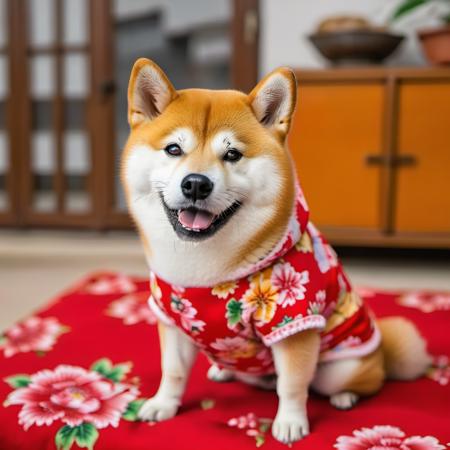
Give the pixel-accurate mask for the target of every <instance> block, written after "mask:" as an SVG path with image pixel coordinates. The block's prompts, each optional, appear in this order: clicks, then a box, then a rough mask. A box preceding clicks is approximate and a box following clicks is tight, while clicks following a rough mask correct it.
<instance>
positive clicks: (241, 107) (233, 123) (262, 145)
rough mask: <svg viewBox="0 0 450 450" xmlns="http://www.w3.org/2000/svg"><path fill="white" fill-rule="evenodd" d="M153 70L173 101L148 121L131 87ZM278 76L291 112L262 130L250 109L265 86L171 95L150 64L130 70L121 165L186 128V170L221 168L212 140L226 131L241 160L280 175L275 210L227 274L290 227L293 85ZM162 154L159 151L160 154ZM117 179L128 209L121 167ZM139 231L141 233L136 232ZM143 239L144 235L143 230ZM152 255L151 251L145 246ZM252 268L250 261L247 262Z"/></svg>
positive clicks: (142, 63) (144, 62)
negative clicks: (190, 144)
mask: <svg viewBox="0 0 450 450" xmlns="http://www.w3.org/2000/svg"><path fill="white" fill-rule="evenodd" d="M149 64H150V65H151V66H152V67H154V68H156V69H157V72H158V73H159V74H160V76H161V77H162V78H163V79H164V80H165V81H166V82H167V83H168V86H169V87H170V89H171V96H172V101H171V102H170V104H168V106H167V107H166V109H165V110H164V114H162V115H159V116H157V117H154V118H153V117H152V118H151V120H150V119H146V118H145V114H144V113H143V112H142V111H141V110H140V109H139V105H137V104H136V102H137V100H136V94H135V86H136V80H137V79H138V77H139V74H140V71H141V70H142V69H143V68H145V66H146V65H149ZM279 72H280V73H282V74H283V75H284V76H286V77H287V79H288V80H289V83H290V90H291V95H292V99H291V111H290V114H289V115H287V116H286V117H283V118H282V120H281V122H280V123H281V124H282V129H281V130H280V129H277V128H273V129H264V128H263V127H261V125H260V123H259V122H258V120H257V119H256V117H255V115H254V112H253V110H252V106H251V103H252V101H253V99H254V98H255V96H256V95H257V93H258V91H259V87H260V86H261V85H262V84H263V83H264V82H265V81H266V79H267V78H268V77H266V78H264V79H263V80H261V82H260V83H259V84H258V86H256V87H255V89H254V90H253V91H252V92H251V93H250V94H249V95H248V96H247V95H245V94H243V93H241V92H238V91H232V90H224V91H211V90H206V89H185V90H179V91H175V89H174V88H173V86H172V84H170V81H169V80H168V79H167V77H166V76H165V74H164V72H163V71H162V70H161V69H160V68H159V67H158V66H157V65H156V64H154V63H153V62H151V61H149V60H147V59H144V58H141V59H139V60H138V61H137V62H136V63H135V65H134V67H133V70H132V73H131V76H130V82H129V89H128V102H129V108H128V118H129V123H130V127H131V133H130V136H129V139H128V141H127V144H126V147H125V149H124V152H123V155H122V161H123V162H125V161H126V160H127V159H128V155H129V152H130V150H131V149H132V148H133V147H134V146H135V145H138V144H148V145H149V146H151V147H152V148H156V149H161V148H162V140H163V139H164V137H165V136H167V135H168V134H170V133H171V132H172V131H173V130H175V129H176V128H181V127H186V126H188V127H189V128H190V129H192V130H193V131H194V134H195V137H196V139H197V148H196V149H195V151H194V152H192V154H190V155H188V157H187V160H186V162H185V164H186V165H187V167H190V168H191V169H192V171H193V172H202V169H204V168H206V167H210V166H211V165H213V164H223V162H222V161H220V160H219V159H218V158H217V156H216V155H214V154H212V152H211V147H210V145H209V144H210V139H211V137H212V136H213V135H214V134H215V133H217V132H218V131H220V130H221V129H222V128H223V127H224V126H226V127H229V128H231V129H233V131H234V132H235V133H236V134H237V135H238V136H239V140H240V141H242V142H243V143H244V144H245V145H246V152H245V155H246V157H248V158H251V157H252V156H255V155H259V154H261V153H264V154H266V155H269V156H271V157H273V158H274V159H275V160H276V161H277V165H278V167H279V168H280V170H281V175H282V176H281V178H282V180H283V185H282V186H281V187H280V198H283V201H282V202H280V204H279V208H278V210H277V211H276V213H274V214H273V215H272V217H270V218H269V219H268V220H267V221H266V222H265V223H264V224H262V225H263V226H262V227H261V229H260V230H258V232H257V233H256V234H255V235H254V237H253V238H252V239H250V240H249V241H248V242H246V243H245V244H244V245H243V246H242V248H241V250H240V251H239V252H238V253H237V254H236V255H235V258H234V259H233V261H232V263H231V264H230V267H229V270H230V271H232V270H234V269H236V268H237V267H239V266H240V265H242V262H243V261H247V260H248V255H254V258H255V259H259V258H261V257H263V256H264V255H265V254H266V253H267V252H268V251H269V250H270V249H271V248H272V247H273V245H274V244H275V243H276V242H278V241H279V240H280V239H281V237H282V234H283V232H284V230H285V229H286V226H287V223H288V221H289V217H290V214H291V212H292V207H293V204H294V197H295V192H294V173H293V167H292V163H291V160H290V157H289V155H288V152H287V150H286V149H285V147H284V145H285V138H286V134H287V132H288V130H289V126H290V120H291V115H292V112H293V110H294V106H295V97H296V83H295V78H294V77H293V75H292V71H290V70H289V69H286V68H281V69H279ZM158 151H161V150H158ZM121 179H122V180H123V184H124V185H125V194H126V198H127V201H128V204H129V201H130V200H129V193H128V190H127V188H126V184H127V183H126V182H125V176H124V164H122V168H121ZM138 228H139V227H138ZM139 231H140V234H141V237H142V236H143V235H144V234H143V232H142V231H141V230H139ZM146 248H147V251H148V253H149V254H150V245H149V243H148V240H147V243H146ZM251 262H254V261H251Z"/></svg>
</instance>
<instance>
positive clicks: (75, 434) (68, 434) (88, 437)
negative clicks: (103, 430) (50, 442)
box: [55, 422, 98, 450]
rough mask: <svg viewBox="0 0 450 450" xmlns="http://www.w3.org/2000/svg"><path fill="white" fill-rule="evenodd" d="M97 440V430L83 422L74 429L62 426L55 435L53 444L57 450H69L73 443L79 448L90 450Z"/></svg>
mask: <svg viewBox="0 0 450 450" xmlns="http://www.w3.org/2000/svg"><path fill="white" fill-rule="evenodd" d="M97 439H98V431H97V428H95V427H94V425H92V424H91V423H86V422H83V423H82V424H81V425H78V426H76V427H70V426H69V425H64V426H63V427H61V428H60V429H59V430H58V432H57V433H56V435H55V444H56V448H57V449H58V450H70V448H72V445H73V443H74V442H76V443H77V445H78V447H80V448H87V449H89V450H92V449H93V448H94V445H95V443H96V442H97Z"/></svg>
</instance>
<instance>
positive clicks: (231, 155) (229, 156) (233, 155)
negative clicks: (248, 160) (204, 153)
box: [223, 148, 242, 162]
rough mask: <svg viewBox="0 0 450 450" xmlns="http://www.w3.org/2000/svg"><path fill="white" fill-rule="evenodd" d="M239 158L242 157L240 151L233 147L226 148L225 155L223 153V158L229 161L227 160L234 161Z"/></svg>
mask: <svg viewBox="0 0 450 450" xmlns="http://www.w3.org/2000/svg"><path fill="white" fill-rule="evenodd" d="M241 158H242V153H241V152H238V151H237V150H236V149H234V148H231V149H230V150H228V151H227V152H226V153H225V155H223V160H224V161H229V162H236V161H239V160H240V159H241Z"/></svg>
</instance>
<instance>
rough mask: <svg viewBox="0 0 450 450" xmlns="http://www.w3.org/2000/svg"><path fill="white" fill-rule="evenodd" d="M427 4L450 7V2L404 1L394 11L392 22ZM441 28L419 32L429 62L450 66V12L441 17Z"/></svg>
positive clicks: (449, 0)
mask: <svg viewBox="0 0 450 450" xmlns="http://www.w3.org/2000/svg"><path fill="white" fill-rule="evenodd" d="M427 4H436V5H437V4H441V5H442V4H444V5H449V6H450V0H404V1H403V2H402V3H400V5H399V6H398V7H397V8H396V9H395V10H394V13H393V15H392V18H391V21H395V20H397V19H399V18H401V17H403V16H406V15H407V14H410V13H411V12H413V11H415V10H416V9H417V8H419V7H421V6H424V5H427ZM439 18H440V21H441V22H442V25H441V26H438V27H435V28H428V29H422V30H418V31H417V34H418V36H419V39H420V42H421V43H422V47H423V50H424V53H425V55H426V57H427V58H428V60H429V61H430V62H431V63H433V64H450V12H447V13H446V14H444V15H441V16H440V17H439Z"/></svg>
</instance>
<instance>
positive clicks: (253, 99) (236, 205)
mask: <svg viewBox="0 0 450 450" xmlns="http://www.w3.org/2000/svg"><path fill="white" fill-rule="evenodd" d="M295 98H296V82H295V77H294V75H293V73H292V71H291V70H289V69H286V68H281V69H278V70H276V71H274V72H272V73H271V74H270V75H268V76H267V77H265V78H264V79H263V80H262V81H261V82H260V83H259V84H258V85H257V86H256V87H255V88H254V89H253V91H252V92H251V93H250V94H249V95H246V94H243V93H241V92H237V91H232V90H226V91H211V90H203V89H186V90H180V91H176V90H175V89H174V87H173V86H172V84H171V83H170V81H169V80H168V78H167V77H166V75H165V74H164V72H163V71H162V70H161V69H160V68H159V67H158V66H157V65H156V64H154V63H153V62H152V61H149V60H147V59H139V60H138V61H137V62H136V63H135V65H134V67H133V70H132V73H131V78H130V83H129V89H128V102H129V108H128V120H129V123H130V127H131V133H130V137H129V140H128V143H127V146H126V149H125V151H124V157H123V162H124V164H123V171H122V178H123V181H124V184H125V188H126V192H127V198H128V203H129V206H130V209H131V212H132V214H133V215H134V217H135V219H136V220H137V222H138V224H139V225H142V226H143V223H142V222H143V221H145V220H147V219H148V220H150V217H151V216H152V214H153V215H158V214H159V213H158V209H159V210H161V211H163V212H164V215H163V217H165V221H166V225H167V226H169V228H170V231H168V230H167V229H166V230H165V231H164V233H163V234H161V233H160V234H159V236H163V235H164V236H165V237H166V238H167V239H168V240H173V239H177V240H191V241H198V242H200V241H205V240H207V242H211V240H212V239H218V240H220V242H221V243H223V244H226V240H227V238H228V236H229V235H230V233H231V230H234V231H233V233H234V234H236V233H240V234H241V238H243V239H247V240H248V241H252V242H253V244H254V245H257V242H258V241H259V242H262V241H263V240H264V239H265V238H266V237H268V236H269V235H270V236H272V234H274V236H275V234H276V233H277V230H281V229H284V228H285V227H286V224H287V222H288V220H289V216H290V213H291V211H292V205H293V202H294V196H295V194H294V176H293V169H292V164H291V161H290V156H289V154H288V151H287V150H286V148H285V139H286V135H287V132H288V130H289V126H290V122H291V117H292V113H293V110H294V106H295ZM144 209H147V210H148V212H147V214H146V213H145V212H144ZM160 219H161V217H160ZM232 223H235V224H236V226H235V227H233V226H232V225H231V224H232ZM156 226H158V227H164V226H163V224H162V223H161V220H159V222H158V225H155V227H156ZM150 231H153V230H150ZM150 234H151V233H150ZM156 234H158V233H156Z"/></svg>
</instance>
